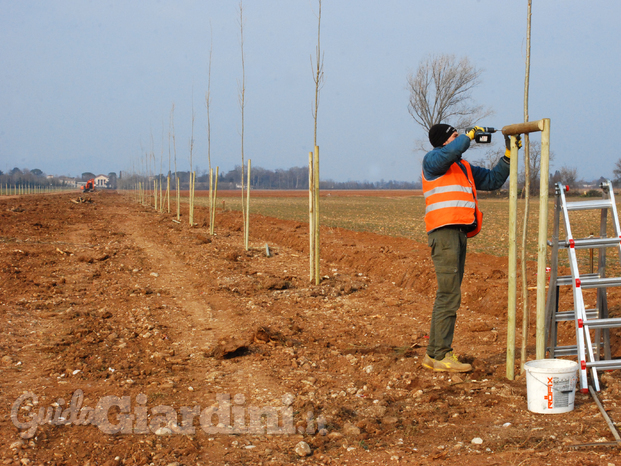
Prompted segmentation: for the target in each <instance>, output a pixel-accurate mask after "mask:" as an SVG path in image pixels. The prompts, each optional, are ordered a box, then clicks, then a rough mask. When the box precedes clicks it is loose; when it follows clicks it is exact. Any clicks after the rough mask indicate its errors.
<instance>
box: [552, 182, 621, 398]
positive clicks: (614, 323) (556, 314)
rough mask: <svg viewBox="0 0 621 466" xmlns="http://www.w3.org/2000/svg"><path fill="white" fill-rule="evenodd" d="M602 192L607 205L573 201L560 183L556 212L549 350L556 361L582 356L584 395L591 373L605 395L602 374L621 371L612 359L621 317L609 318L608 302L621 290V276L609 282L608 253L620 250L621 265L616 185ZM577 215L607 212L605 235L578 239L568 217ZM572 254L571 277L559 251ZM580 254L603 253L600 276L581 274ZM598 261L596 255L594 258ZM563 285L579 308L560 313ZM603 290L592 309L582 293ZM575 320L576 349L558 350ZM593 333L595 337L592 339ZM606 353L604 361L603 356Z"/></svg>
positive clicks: (603, 225) (620, 364)
mask: <svg viewBox="0 0 621 466" xmlns="http://www.w3.org/2000/svg"><path fill="white" fill-rule="evenodd" d="M600 187H601V189H602V199H601V200H588V201H578V202H567V200H566V198H565V191H567V190H568V189H569V188H568V187H564V186H563V185H561V183H557V184H556V186H555V190H556V206H555V211H554V233H553V236H552V241H551V242H550V241H548V244H549V245H550V246H552V257H551V267H550V286H549V289H548V298H547V304H546V334H547V335H548V348H547V349H548V351H549V355H550V357H551V358H556V357H557V356H577V357H578V364H579V366H580V367H579V371H580V390H581V391H582V392H583V393H587V392H588V382H587V372H588V370H589V369H590V370H591V379H592V384H593V386H594V388H595V390H596V391H599V389H600V388H599V380H598V377H597V370H598V369H601V370H612V369H621V359H612V357H611V351H610V331H609V329H611V328H618V327H621V318H609V317H608V303H607V299H606V289H607V288H608V287H613V286H621V277H616V278H608V277H606V248H611V247H613V248H615V249H616V250H617V252H618V254H619V264H620V265H621V229H620V228H619V216H618V214H617V208H616V205H615V197H614V191H613V189H612V183H611V182H610V181H606V182H604V183H602V184H601V185H600ZM574 210H601V222H600V236H599V237H595V238H594V237H589V238H583V239H574V237H573V236H572V232H571V227H570V224H569V215H568V212H570V211H574ZM608 210H610V211H611V216H612V230H613V236H612V237H607V236H606V235H607V232H606V222H607V216H608V215H607V214H608ZM561 213H562V214H563V220H564V227H565V233H566V235H567V236H566V239H565V240H559V229H560V228H559V223H560V215H561ZM561 248H562V249H566V250H567V253H568V259H569V267H570V270H571V275H568V276H561V277H559V276H558V251H559V249H561ZM576 249H598V251H599V254H598V269H597V271H596V272H593V270H592V264H591V270H590V273H583V274H581V273H580V272H579V270H578V261H577V258H576ZM591 257H592V256H591ZM561 286H571V287H572V288H573V298H574V309H573V310H569V311H559V309H558V307H559V304H558V301H559V289H560V287H561ZM589 288H595V289H597V299H596V306H595V308H593V309H586V307H585V304H584V297H583V293H582V290H585V289H589ZM572 320H573V321H574V322H575V328H576V345H569V346H557V343H558V342H557V337H558V322H562V321H572ZM591 330H593V338H591ZM602 349H603V352H604V355H603V358H602V355H601V354H600V353H601V352H602Z"/></svg>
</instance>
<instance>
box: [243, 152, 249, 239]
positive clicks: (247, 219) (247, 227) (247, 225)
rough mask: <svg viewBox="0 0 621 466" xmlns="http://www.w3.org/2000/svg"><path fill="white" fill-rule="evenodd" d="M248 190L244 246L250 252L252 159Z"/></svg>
mask: <svg viewBox="0 0 621 466" xmlns="http://www.w3.org/2000/svg"><path fill="white" fill-rule="evenodd" d="M246 178H247V180H248V181H247V183H248V188H247V189H246V231H245V236H244V245H245V247H246V251H248V249H249V247H248V241H249V239H250V159H248V175H247V176H246Z"/></svg>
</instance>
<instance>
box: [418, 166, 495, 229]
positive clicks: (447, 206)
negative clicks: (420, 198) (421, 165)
mask: <svg viewBox="0 0 621 466" xmlns="http://www.w3.org/2000/svg"><path fill="white" fill-rule="evenodd" d="M461 163H462V164H463V165H464V167H466V172H467V174H468V175H467V176H466V175H465V174H464V171H463V170H462V169H461V167H460V166H459V165H458V164H457V163H454V164H453V165H451V167H450V168H449V169H448V171H447V172H446V173H445V174H444V175H442V176H440V177H439V178H437V179H435V180H432V181H428V180H427V179H425V174H424V173H423V193H424V195H425V204H426V209H425V227H426V228H427V233H429V232H431V231H433V230H435V229H437V228H440V227H445V226H448V225H466V226H467V225H472V224H473V223H474V221H475V218H476V222H477V223H476V229H474V230H473V231H471V232H468V234H467V236H468V238H472V237H473V236H475V235H476V234H477V233H478V232H479V231H481V224H482V222H483V214H482V213H481V211H480V210H479V208H478V205H477V189H476V187H475V186H474V179H473V177H472V170H471V169H470V164H469V163H468V162H466V161H465V160H462V161H461Z"/></svg>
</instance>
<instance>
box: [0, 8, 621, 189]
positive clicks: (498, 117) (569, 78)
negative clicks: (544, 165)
mask: <svg viewBox="0 0 621 466" xmlns="http://www.w3.org/2000/svg"><path fill="white" fill-rule="evenodd" d="M526 3H527V2H526V0H520V1H517V0H510V1H509V0H503V1H500V0H480V1H475V0H460V1H450V0H446V1H441V2H440V1H429V0H425V1H419V0H408V1H406V0H400V1H397V0H382V1H379V0H356V1H344V0H324V1H323V10H322V48H323V51H324V53H325V55H324V57H325V63H324V71H325V84H324V87H323V89H322V91H321V101H320V107H319V131H318V142H319V146H320V148H321V173H322V178H324V179H325V178H332V179H335V180H339V181H342V180H348V179H351V180H365V179H366V180H370V181H377V180H379V179H385V180H390V179H396V180H403V181H416V180H418V178H419V176H420V160H421V158H422V155H423V154H420V153H414V152H413V148H414V142H415V140H416V139H417V138H423V137H424V136H425V135H424V133H423V132H422V130H421V129H420V128H419V127H418V126H417V125H416V124H415V123H414V120H413V119H412V117H411V116H410V115H409V113H408V111H407V103H408V92H407V90H406V88H405V85H406V76H407V74H408V72H409V71H414V70H415V69H416V67H417V65H418V63H419V62H420V60H421V59H423V58H424V57H426V56H427V55H428V54H440V53H451V54H455V55H456V56H457V57H462V56H468V57H469V58H470V60H471V61H472V62H473V63H474V64H475V65H476V66H478V67H480V68H483V69H484V72H483V75H482V79H483V83H482V85H481V86H479V87H478V88H477V90H476V91H475V93H474V96H475V99H476V101H477V103H479V104H482V105H485V106H489V107H492V108H493V109H494V110H495V112H496V113H495V115H494V116H492V117H490V118H489V119H488V120H486V121H482V122H480V123H482V124H485V125H487V126H495V127H502V126H504V125H507V124H511V123H518V122H521V121H523V92H524V69H525V64H524V63H525V46H526ZM533 3H534V5H533V19H532V23H533V25H532V27H533V33H532V57H531V61H532V62H531V67H532V68H531V92H530V116H531V120H536V119H540V118H551V121H552V123H551V128H552V131H551V149H552V151H553V152H554V153H555V154H556V160H555V161H554V163H553V169H556V168H560V167H562V166H563V165H566V166H568V167H576V168H577V169H578V176H579V177H581V178H585V179H593V178H598V177H599V176H606V177H611V176H612V170H613V166H614V163H615V162H616V160H618V159H619V158H620V157H621V154H619V152H618V151H617V150H616V148H617V146H618V142H617V141H618V137H617V135H616V130H614V129H611V128H615V127H616V125H617V123H618V111H619V107H620V105H619V104H620V102H619V101H620V97H619V91H618V75H619V72H620V70H621V53H619V52H620V47H619V45H620V44H619V42H620V36H621V32H620V28H619V27H618V21H619V18H620V17H621V2H619V1H618V0H601V1H597V2H584V1H580V2H579V1H573V0H565V1H560V0H556V1H554V0H547V1H545V2H544V1H539V0H534V2H533ZM243 5H244V17H245V25H244V36H245V57H246V63H245V65H246V123H245V135H246V138H245V155H246V158H251V159H252V164H253V166H261V167H264V168H269V169H275V168H289V167H291V166H304V165H306V164H307V163H308V151H309V150H311V149H312V144H313V120H312V103H313V98H314V84H313V79H312V71H311V64H310V57H311V55H313V56H314V53H315V46H316V41H317V19H316V16H315V14H314V13H315V11H316V8H317V5H316V0H244V2H243ZM238 6H239V2H238V1H229V0H204V1H198V0H196V1H191V0H177V1H164V0H163V1H144V0H132V1H107V0H97V1H87V0H73V1H70V0H49V1H30V0H20V1H14V0H10V1H8V0H0V63H1V66H0V170H6V169H10V168H13V167H15V166H17V167H20V168H24V167H27V168H31V169H33V168H40V169H42V170H43V171H44V172H46V173H48V174H58V175H61V174H69V175H79V174H80V173H82V172H85V171H91V172H95V173H108V172H111V171H115V172H118V171H120V170H131V169H132V165H134V166H135V167H136V168H138V165H139V161H140V157H141V156H143V155H144V152H145V151H151V148H152V143H151V135H153V149H154V152H155V154H156V156H157V159H158V161H157V169H158V171H159V165H160V154H161V152H162V149H163V152H164V163H163V165H164V171H167V170H168V129H169V115H170V109H171V105H172V103H173V102H174V103H175V129H176V140H177V163H178V167H179V169H180V170H187V169H188V168H189V157H188V156H189V139H190V129H191V118H192V116H191V114H192V111H191V106H192V95H193V100H194V111H195V115H196V119H195V129H194V131H195V137H194V139H195V159H194V160H195V165H196V166H198V167H199V168H200V169H206V168H207V166H208V162H207V133H206V109H205V92H206V90H207V67H208V56H209V48H210V42H211V38H210V34H211V35H212V37H213V58H212V82H211V96H212V105H211V121H212V127H211V130H212V135H211V143H212V144H211V156H212V164H213V166H214V167H215V165H219V166H220V171H227V170H229V169H231V168H233V167H234V166H235V165H236V164H239V163H240V136H239V131H240V126H241V124H240V121H241V117H240V108H239V102H238V91H239V81H240V79H241V61H240V40H239V23H238V20H239V11H238ZM210 31H212V32H210ZM501 139H502V137H501V136H500V137H498V136H496V140H497V141H498V142H500V140H501ZM162 140H164V141H163V144H162ZM481 155H482V152H474V153H472V154H471V153H467V157H466V158H469V159H470V160H473V159H476V158H480V156H481Z"/></svg>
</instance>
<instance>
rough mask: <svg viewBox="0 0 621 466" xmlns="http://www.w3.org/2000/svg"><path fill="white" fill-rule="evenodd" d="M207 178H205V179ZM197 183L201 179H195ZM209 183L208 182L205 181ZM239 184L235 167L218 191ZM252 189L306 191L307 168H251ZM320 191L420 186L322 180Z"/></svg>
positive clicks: (220, 181)
mask: <svg viewBox="0 0 621 466" xmlns="http://www.w3.org/2000/svg"><path fill="white" fill-rule="evenodd" d="M205 178H207V177H205ZM197 180H198V182H199V183H200V182H202V181H203V177H198V178H197ZM206 181H207V182H209V180H208V179H207V180H206ZM240 183H241V167H240V166H236V167H235V168H234V169H233V170H230V171H229V172H227V173H222V174H220V177H219V178H218V186H219V189H221V188H222V189H235V188H236V187H237V186H239V184H240ZM250 187H251V188H252V189H305V190H308V167H292V168H288V169H280V168H278V169H276V170H268V169H265V168H261V167H256V168H252V170H251V172H250ZM320 188H321V189H420V188H421V184H420V181H418V182H410V181H394V180H391V181H384V180H381V181H375V182H371V181H332V180H324V181H321V183H320Z"/></svg>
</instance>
